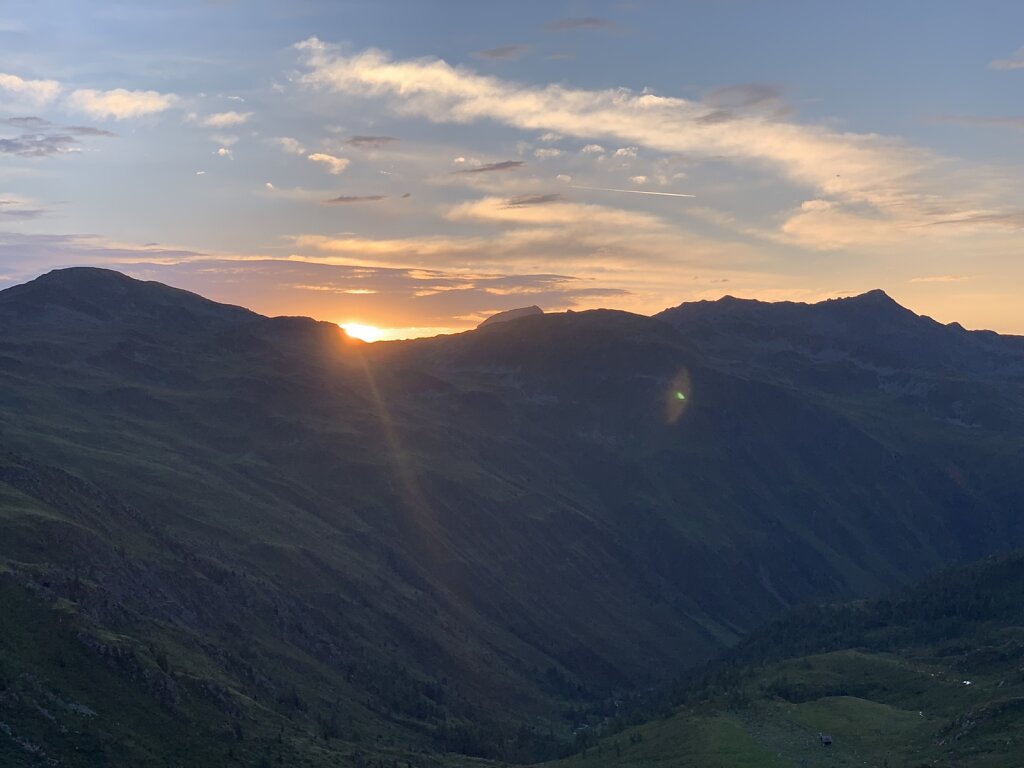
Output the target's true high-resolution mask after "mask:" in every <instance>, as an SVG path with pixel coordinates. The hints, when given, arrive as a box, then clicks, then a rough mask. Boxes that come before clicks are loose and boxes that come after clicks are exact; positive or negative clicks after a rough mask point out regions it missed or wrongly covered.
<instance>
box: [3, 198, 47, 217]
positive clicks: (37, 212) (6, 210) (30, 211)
mask: <svg viewBox="0 0 1024 768" xmlns="http://www.w3.org/2000/svg"><path fill="white" fill-rule="evenodd" d="M45 213H47V211H46V210H45V209H43V208H38V207H32V204H31V203H30V202H29V201H27V200H23V199H20V198H16V197H13V196H5V197H3V198H0V219H8V220H17V221H26V220H29V219H37V218H39V217H40V216H42V215H44V214H45Z"/></svg>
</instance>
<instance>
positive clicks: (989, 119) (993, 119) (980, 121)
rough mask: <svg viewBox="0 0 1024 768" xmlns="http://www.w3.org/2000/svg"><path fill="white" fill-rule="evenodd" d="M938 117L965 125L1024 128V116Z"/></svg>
mask: <svg viewBox="0 0 1024 768" xmlns="http://www.w3.org/2000/svg"><path fill="white" fill-rule="evenodd" d="M938 119H939V120H940V121H941V122H944V123H962V124H965V125H994V126H1007V127H1010V128H1024V117H1005V116H999V115H996V116H987V115H940V116H939V118H938Z"/></svg>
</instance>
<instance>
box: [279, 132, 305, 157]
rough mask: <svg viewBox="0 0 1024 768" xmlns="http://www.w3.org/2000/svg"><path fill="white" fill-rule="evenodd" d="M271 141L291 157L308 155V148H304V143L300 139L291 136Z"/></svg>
mask: <svg viewBox="0 0 1024 768" xmlns="http://www.w3.org/2000/svg"><path fill="white" fill-rule="evenodd" d="M270 141H271V142H272V143H273V144H276V145H277V146H278V147H280V148H281V149H282V150H283V151H284V152H287V153H288V154H290V155H304V154H306V148H305V147H304V146H302V142H300V141H299V140H298V139H293V138H292V137H291V136H275V137H274V138H272V139H270Z"/></svg>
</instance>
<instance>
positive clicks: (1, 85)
mask: <svg viewBox="0 0 1024 768" xmlns="http://www.w3.org/2000/svg"><path fill="white" fill-rule="evenodd" d="M0 91H7V92H8V93H10V94H13V96H14V97H15V98H16V99H21V100H24V101H25V102H27V103H29V104H34V105H36V106H42V105H44V104H49V103H50V102H51V101H53V100H54V99H56V98H57V96H58V95H59V94H60V91H61V84H60V83H58V82H57V81H56V80H25V79H23V78H21V77H18V76H17V75H11V74H6V73H3V72H0Z"/></svg>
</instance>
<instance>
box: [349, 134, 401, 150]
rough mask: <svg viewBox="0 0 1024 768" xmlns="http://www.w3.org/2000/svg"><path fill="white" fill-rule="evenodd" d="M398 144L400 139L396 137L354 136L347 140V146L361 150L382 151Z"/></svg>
mask: <svg viewBox="0 0 1024 768" xmlns="http://www.w3.org/2000/svg"><path fill="white" fill-rule="evenodd" d="M397 142H398V139H396V138H395V137H394V136H353V137H352V138H350V139H345V144H347V145H348V146H350V147H358V148H360V149H380V148H381V147H386V146H389V145H391V144H396V143H397Z"/></svg>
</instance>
